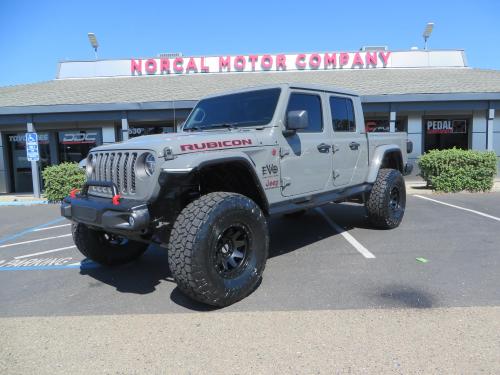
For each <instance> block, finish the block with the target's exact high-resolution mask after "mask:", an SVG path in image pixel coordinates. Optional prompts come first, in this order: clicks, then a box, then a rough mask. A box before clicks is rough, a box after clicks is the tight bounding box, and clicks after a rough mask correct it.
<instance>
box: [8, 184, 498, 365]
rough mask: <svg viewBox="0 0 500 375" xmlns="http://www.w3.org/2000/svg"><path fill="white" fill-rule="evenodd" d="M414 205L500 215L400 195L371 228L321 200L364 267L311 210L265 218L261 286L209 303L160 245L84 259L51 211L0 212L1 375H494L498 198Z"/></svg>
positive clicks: (444, 198)
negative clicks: (173, 270)
mask: <svg viewBox="0 0 500 375" xmlns="http://www.w3.org/2000/svg"><path fill="white" fill-rule="evenodd" d="M426 197H430V198H432V199H436V200H438V201H441V202H445V203H450V204H453V205H457V206H459V207H463V208H468V209H471V210H475V211H477V212H480V213H485V214H488V215H491V216H493V217H496V218H498V220H495V219H494V218H489V217H485V216H481V215H479V214H477V213H474V212H469V211H464V210H460V209H458V208H454V207H450V206H445V205H442V204H439V203H437V202H432V201H428V200H425V199H422V198H419V197H417V196H409V197H408V202H407V212H406V215H405V218H404V221H403V223H402V225H401V226H400V227H399V228H397V229H394V230H390V231H380V230H374V229H372V228H370V226H369V225H368V223H367V222H366V219H365V217H364V210H363V209H362V208H361V207H359V206H356V205H350V204H341V205H329V206H325V207H323V208H322V210H323V212H324V213H325V214H326V215H327V216H328V217H329V218H330V219H331V220H333V221H334V222H335V223H336V224H337V225H339V226H341V227H342V228H344V229H345V230H346V231H347V233H349V234H350V235H351V236H352V237H353V238H354V239H355V240H356V241H358V243H359V244H360V245H361V246H363V247H364V248H366V250H368V251H369V252H370V253H372V254H373V255H374V256H375V258H374V259H369V258H365V257H364V256H363V255H362V254H361V253H360V252H359V251H358V249H357V248H356V246H353V243H352V242H349V241H348V240H347V239H346V238H345V232H344V234H339V233H338V232H337V231H336V230H335V229H334V228H333V227H332V226H331V224H330V223H328V222H327V221H326V220H325V218H324V217H323V216H322V215H321V213H320V212H318V211H317V210H311V211H310V212H308V213H307V215H306V216H304V217H303V218H301V219H287V218H274V219H271V220H270V229H271V254H270V258H269V260H268V265H267V267H266V271H265V273H264V279H263V282H262V284H261V285H260V287H259V289H257V291H256V292H255V293H253V294H252V295H250V296H249V297H248V298H246V299H245V300H243V301H241V302H239V303H237V304H235V305H233V306H230V307H228V308H225V309H219V310H214V309H211V308H207V307H206V306H203V305H200V304H197V303H194V302H192V301H191V300H189V299H188V298H186V297H184V295H182V293H180V292H179V290H178V289H177V288H176V287H175V284H174V283H173V280H172V278H171V275H170V272H169V270H168V264H167V258H166V254H165V252H164V250H163V249H161V248H158V247H154V246H151V247H150V249H149V250H148V251H147V252H146V254H145V255H144V256H143V258H141V259H140V260H138V261H137V262H134V263H131V264H127V265H124V266H120V267H117V268H113V269H109V268H105V267H100V266H96V265H95V264H92V263H87V262H86V261H85V260H84V259H83V256H81V255H80V254H79V253H78V251H77V250H76V249H75V248H74V247H71V246H72V245H73V242H72V239H71V237H70V236H68V235H69V234H70V227H69V226H68V225H66V224H67V222H65V221H63V220H61V219H59V216H58V215H59V208H58V206H56V205H43V206H29V207H0V285H1V286H2V289H1V291H0V297H1V301H2V304H1V307H0V347H3V348H5V350H2V352H1V353H0V364H2V365H3V366H4V368H5V369H6V370H7V371H2V368H1V367H0V373H58V372H61V373H62V372H64V371H66V370H67V371H66V372H68V373H79V372H86V370H89V371H90V372H91V373H94V372H95V373H101V372H102V373H160V372H163V373H164V372H166V373H171V372H175V373H207V372H210V373H283V372H290V373H332V372H333V373H336V372H339V373H344V372H351V373H380V372H395V373H443V372H451V373H478V372H481V371H483V372H484V373H499V372H500V355H499V354H498V353H500V327H499V322H500V309H499V306H500V288H499V287H498V286H499V285H500V272H498V270H499V269H500V252H499V250H498V249H499V243H500V230H499V229H500V208H499V207H500V193H485V194H469V193H464V194H454V195H452V194H439V195H431V196H429V195H426ZM21 242H23V243H21ZM38 253H42V254H38ZM33 254H35V255H33ZM418 257H424V258H426V259H427V260H428V262H427V263H421V262H418V261H417V260H416V258H418ZM16 258H17V259H16ZM80 262H83V263H81V264H80ZM151 314H153V315H151ZM231 335H233V336H231ZM94 348H95V349H100V350H99V351H97V352H95V351H94V350H93V349H94ZM301 348H302V349H301ZM438 349H439V350H438ZM91 353H93V355H94V358H95V360H94V361H91V362H89V361H88V360H86V358H89V355H90V354H91ZM141 358H142V359H141ZM190 358H191V359H190ZM287 366H288V367H287ZM224 369H225V371H224ZM38 370H39V371H38ZM161 370H164V371H161ZM175 370H177V371H175Z"/></svg>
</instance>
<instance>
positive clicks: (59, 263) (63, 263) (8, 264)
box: [0, 258, 100, 271]
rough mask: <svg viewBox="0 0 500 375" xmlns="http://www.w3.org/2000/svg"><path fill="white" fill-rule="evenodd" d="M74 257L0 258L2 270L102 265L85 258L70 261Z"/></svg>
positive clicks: (83, 268)
mask: <svg viewBox="0 0 500 375" xmlns="http://www.w3.org/2000/svg"><path fill="white" fill-rule="evenodd" d="M72 259H73V258H43V259H37V258H31V259H22V260H19V259H14V260H11V261H5V260H0V271H39V270H63V269H73V268H76V269H81V270H85V269H92V268H98V267H100V265H99V264H98V263H95V262H93V261H91V260H88V259H84V260H82V261H81V262H76V263H70V261H71V260H72Z"/></svg>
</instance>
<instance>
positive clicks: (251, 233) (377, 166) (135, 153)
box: [61, 84, 412, 306]
mask: <svg viewBox="0 0 500 375" xmlns="http://www.w3.org/2000/svg"><path fill="white" fill-rule="evenodd" d="M411 147H412V145H411V142H408V141H407V135H406V133H376V134H374V133H367V132H366V131H365V125H364V118H363V111H362V107H361V101H360V98H359V96H358V95H356V94H355V93H352V92H349V91H346V90H342V89H338V88H333V87H323V86H313V85H302V84H282V85H276V86H265V87H257V88H251V89H246V90H240V91H237V92H230V93H226V94H220V95H215V96H210V97H206V98H204V99H202V100H200V101H199V102H198V104H197V105H196V107H195V108H194V109H193V110H192V112H191V113H190V115H189V116H188V118H187V120H186V122H185V123H184V125H183V126H182V129H181V131H179V132H177V133H171V134H161V135H148V136H142V137H138V138H133V139H130V140H128V141H125V142H121V143H115V144H111V145H103V146H99V147H96V148H94V149H92V150H91V151H90V153H89V155H88V157H87V160H86V173H87V181H86V183H85V184H84V186H83V188H82V189H81V191H79V192H76V191H72V193H71V194H70V196H68V197H66V198H65V199H64V201H63V202H62V205H61V213H62V215H63V216H65V217H66V218H68V219H70V220H71V221H72V222H73V226H72V228H73V229H72V232H73V238H74V241H75V244H76V246H77V247H78V249H79V250H80V251H81V253H82V254H83V255H85V256H86V257H87V258H89V259H91V260H93V261H95V262H98V263H100V264H103V265H107V266H112V265H116V264H120V263H124V262H129V261H132V260H134V259H136V258H138V257H140V256H141V254H142V253H144V251H146V249H147V247H148V245H149V244H151V243H156V244H159V245H160V246H163V247H165V248H166V249H167V254H168V263H169V267H170V270H171V272H172V276H173V278H174V279H175V281H176V283H177V285H178V287H179V288H180V290H181V291H182V292H184V293H185V294H187V295H188V296H190V297H191V298H193V299H195V300H197V301H200V302H202V303H205V304H210V305H214V306H227V305H230V304H232V303H234V302H236V301H238V300H240V299H242V298H244V297H245V296H247V295H248V294H250V293H251V292H252V291H253V290H254V289H255V288H256V287H257V286H258V284H259V282H260V279H261V277H262V273H263V271H264V267H265V264H266V260H267V256H268V248H269V233H268V227H267V218H268V217H269V216H273V215H282V214H288V215H293V216H300V214H301V213H303V212H304V211H305V210H307V209H309V208H311V207H316V206H320V205H324V204H327V203H331V202H344V201H354V202H358V203H361V204H364V205H365V207H366V212H367V216H368V219H369V220H370V222H371V223H372V224H373V225H374V226H375V227H378V228H386V229H388V228H395V227H397V226H398V225H399V224H400V222H401V220H402V218H403V214H404V210H405V202H406V195H405V183H404V180H403V177H402V175H403V174H405V173H407V172H408V171H409V170H410V166H409V165H408V164H407V153H408V152H411Z"/></svg>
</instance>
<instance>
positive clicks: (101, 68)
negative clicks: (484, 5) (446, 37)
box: [57, 50, 467, 79]
mask: <svg viewBox="0 0 500 375" xmlns="http://www.w3.org/2000/svg"><path fill="white" fill-rule="evenodd" d="M465 66H467V65H466V63H465V56H464V54H463V51H460V50H454V51H439V50H436V51H424V50H416V51H385V50H379V51H358V52H356V51H355V52H313V53H293V54H283V53H278V54H247V55H221V56H196V57H188V56H179V57H170V58H134V59H112V60H91V61H62V62H60V63H59V66H58V72H57V78H58V79H65V78H92V77H130V76H132V77H137V76H143V77H144V76H161V75H169V74H170V75H183V74H203V73H208V74H213V73H214V74H217V73H239V72H282V71H314V70H329V71H335V70H348V69H385V68H432V67H465Z"/></svg>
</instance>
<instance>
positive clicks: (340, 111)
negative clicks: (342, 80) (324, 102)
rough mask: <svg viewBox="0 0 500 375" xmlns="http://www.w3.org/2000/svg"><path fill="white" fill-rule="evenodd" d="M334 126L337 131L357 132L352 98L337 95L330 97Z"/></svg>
mask: <svg viewBox="0 0 500 375" xmlns="http://www.w3.org/2000/svg"><path fill="white" fill-rule="evenodd" d="M330 111H331V113H332V126H333V130H334V131H336V132H355V131H356V122H355V120H354V106H353V104H352V100H351V99H348V98H341V97H337V96H331V97H330Z"/></svg>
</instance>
